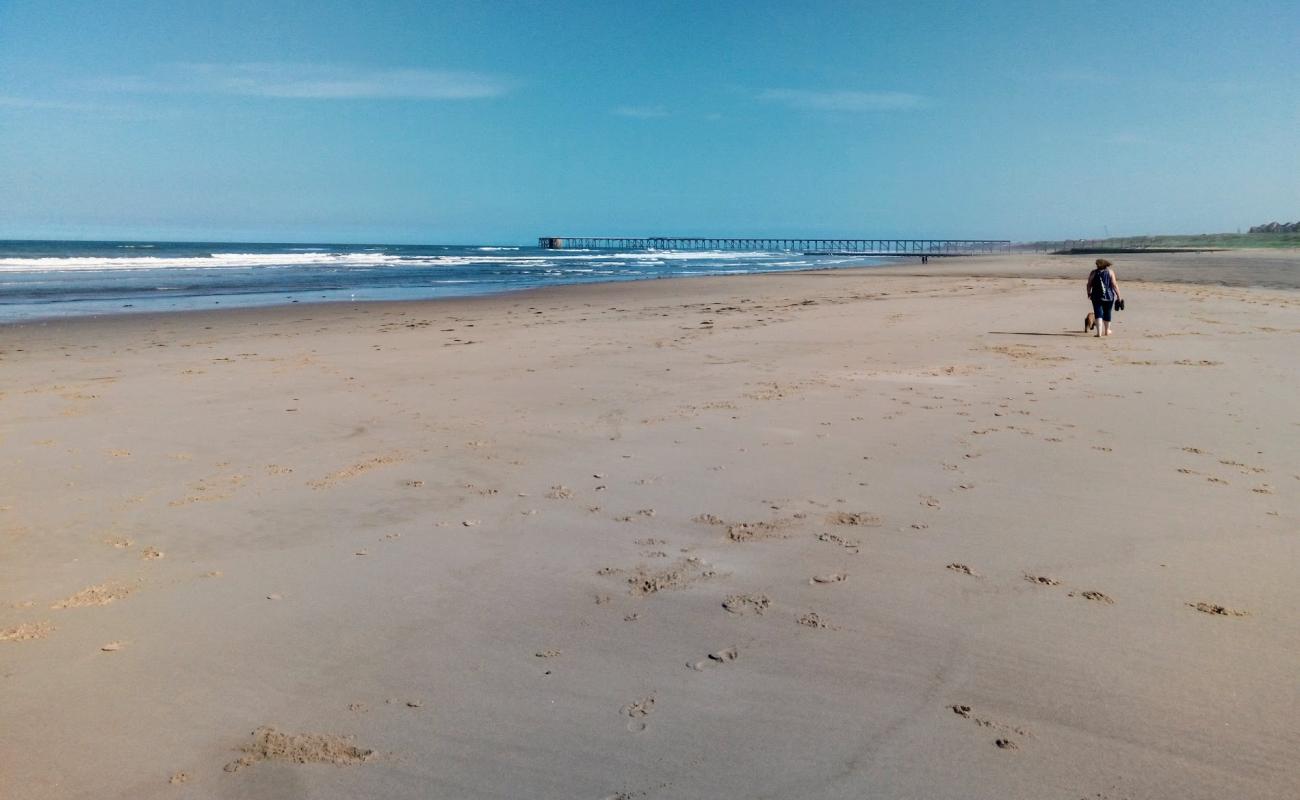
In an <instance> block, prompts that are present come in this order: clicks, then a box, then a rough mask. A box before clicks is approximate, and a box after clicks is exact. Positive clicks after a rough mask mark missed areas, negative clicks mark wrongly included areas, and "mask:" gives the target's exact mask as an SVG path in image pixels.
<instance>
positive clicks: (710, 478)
mask: <svg viewBox="0 0 1300 800" xmlns="http://www.w3.org/2000/svg"><path fill="white" fill-rule="evenodd" d="M1111 258H1112V260H1114V261H1115V264H1116V268H1117V270H1118V272H1119V277H1120V281H1121V285H1122V287H1123V291H1124V295H1125V297H1126V299H1127V301H1128V310H1127V311H1125V312H1123V313H1122V314H1121V315H1119V317H1118V323H1117V325H1116V330H1117V335H1115V336H1113V337H1109V338H1107V339H1096V338H1093V337H1092V336H1091V335H1085V334H1084V333H1083V332H1082V320H1083V316H1084V314H1085V313H1086V312H1087V310H1088V308H1087V301H1086V299H1085V297H1084V276H1085V275H1086V273H1087V269H1088V264H1089V263H1090V262H1091V258H1089V257H1061V256H1046V255H1017V256H1005V257H997V258H979V259H953V260H947V261H941V260H939V259H935V260H932V261H931V263H929V264H928V265H926V266H925V267H921V266H920V265H917V264H904V265H900V266H895V267H887V268H873V269H861V270H843V271H824V272H810V273H788V274H769V275H758V276H736V277H727V278H699V279H679V280H659V281H645V282H640V283H622V284H599V285H590V286H574V287H565V288H560V289H553V290H540V291H532V292H526V293H520V294H513V295H504V296H496V297H485V298H476V299H463V300H448V301H437V302H424V303H375V304H355V305H353V304H334V305H316V306H306V305H297V306H290V307H280V308H273V309H255V310H244V311H223V312H192V313H185V314H173V315H134V316H130V315H124V316H118V317H106V318H96V319H80V320H63V321H53V322H48V323H43V324H42V323H29V324H21V325H10V326H3V327H0V412H2V414H0V707H2V708H3V712H0V796H3V797H5V798H14V799H15V800H28V799H31V800H45V799H47V798H48V799H50V800H53V799H55V798H132V799H137V798H140V799H149V798H223V799H224V798H265V799H267V800H270V799H271V798H276V799H277V800H278V799H280V798H412V799H414V798H421V799H425V798H531V799H534V800H549V799H551V798H554V799H555V800H572V799H574V798H591V799H592V800H613V799H615V798H617V799H619V800H631V799H632V798H647V799H649V798H683V799H686V798H773V799H774V800H784V799H785V798H846V799H847V798H854V799H855V800H856V799H858V798H867V797H870V798H915V799H916V800H940V799H943V798H952V799H953V800H958V799H961V800H973V799H976V798H989V799H990V800H991V799H993V798H999V799H1005V798H1054V799H1057V800H1085V799H1086V800H1139V799H1144V800H1145V799H1147V798H1168V799H1169V800H1196V799H1202V798H1203V799H1204V800H1224V799H1226V798H1233V799H1235V800H1246V799H1248V798H1261V799H1262V798H1278V799H1279V800H1283V799H1285V798H1295V797H1297V796H1300V766H1297V763H1298V760H1297V753H1300V713H1297V712H1298V711H1300V681H1297V673H1298V672H1300V582H1298V581H1297V580H1296V567H1297V565H1298V564H1300V499H1298V498H1300V491H1298V490H1300V404H1297V401H1296V398H1297V397H1298V396H1300V252H1297V251H1274V252H1269V253H1241V252H1230V253H1217V254H1195V255H1192V254H1173V255H1163V256H1154V255H1153V256H1141V257H1139V256H1113V257H1111Z"/></svg>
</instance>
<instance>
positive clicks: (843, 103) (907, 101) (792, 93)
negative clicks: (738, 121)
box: [758, 89, 930, 111]
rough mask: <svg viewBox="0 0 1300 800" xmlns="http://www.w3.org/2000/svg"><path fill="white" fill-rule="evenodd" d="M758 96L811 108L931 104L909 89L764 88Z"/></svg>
mask: <svg viewBox="0 0 1300 800" xmlns="http://www.w3.org/2000/svg"><path fill="white" fill-rule="evenodd" d="M758 99H760V100H766V101H769V102H774V103H782V104H784V105H787V106H789V107H791V108H801V109H809V110H813V111H911V110H913V109H918V108H925V107H926V106H928V105H930V100H929V98H926V97H924V96H922V95H919V94H911V93H909V92H855V91H826V92H817V91H810V90H807V89H766V90H764V91H762V92H760V93H759V95H758Z"/></svg>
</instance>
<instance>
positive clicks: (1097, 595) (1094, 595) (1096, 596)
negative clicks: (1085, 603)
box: [1067, 590, 1115, 605]
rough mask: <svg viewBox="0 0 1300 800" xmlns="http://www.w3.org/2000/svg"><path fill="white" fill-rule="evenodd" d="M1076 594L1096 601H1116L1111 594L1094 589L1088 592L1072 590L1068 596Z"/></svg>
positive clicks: (1111, 603) (1107, 602) (1109, 603)
mask: <svg viewBox="0 0 1300 800" xmlns="http://www.w3.org/2000/svg"><path fill="white" fill-rule="evenodd" d="M1075 596H1078V597H1082V598H1083V599H1085V600H1092V601H1093V602H1095V603H1105V604H1106V605H1113V604H1114V603H1115V601H1114V600H1112V599H1111V598H1110V597H1109V596H1107V595H1105V594H1103V593H1101V592H1096V591H1092V590H1089V591H1086V592H1070V594H1069V595H1067V597H1075Z"/></svg>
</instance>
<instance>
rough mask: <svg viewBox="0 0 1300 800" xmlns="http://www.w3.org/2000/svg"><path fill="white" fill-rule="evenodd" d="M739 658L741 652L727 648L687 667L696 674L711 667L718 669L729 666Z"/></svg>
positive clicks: (689, 663) (688, 664)
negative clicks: (718, 667)
mask: <svg viewBox="0 0 1300 800" xmlns="http://www.w3.org/2000/svg"><path fill="white" fill-rule="evenodd" d="M737 658H740V651H739V650H737V649H736V648H734V647H727V648H725V649H722V650H718V651H716V652H713V653H709V655H708V656H707V657H706V658H703V659H701V660H699V661H692V662H688V663H687V664H686V666H688V667H690V668H691V669H693V670H695V671H696V672H703V671H704V670H706V669H708V668H709V667H716V666H719V665H721V664H728V663H730V662H732V661H735V660H736V659H737Z"/></svg>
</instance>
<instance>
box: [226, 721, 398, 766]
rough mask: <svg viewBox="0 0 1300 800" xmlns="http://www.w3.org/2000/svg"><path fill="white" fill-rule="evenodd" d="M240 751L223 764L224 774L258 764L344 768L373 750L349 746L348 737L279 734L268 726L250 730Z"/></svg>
mask: <svg viewBox="0 0 1300 800" xmlns="http://www.w3.org/2000/svg"><path fill="white" fill-rule="evenodd" d="M242 749H243V752H244V755H243V756H241V757H240V758H238V759H236V760H235V761H232V762H230V763H229V764H227V765H226V767H225V770H226V772H236V771H238V770H240V769H242V768H244V767H248V766H252V765H253V764H256V763H257V762H259V761H287V762H289V763H291V764H334V765H335V766H339V767H347V766H351V765H353V764H360V763H362V762H364V761H369V760H370V759H371V758H373V757H374V755H375V751H374V750H367V749H364V748H360V747H357V746H356V745H354V744H352V740H351V738H350V737H346V736H334V735H331V734H326V733H281V732H280V731H278V730H276V729H275V728H273V727H271V726H269V725H263V726H262V727H260V728H258V729H257V730H255V731H253V742H252V744H249V745H245V746H244V747H243V748H242Z"/></svg>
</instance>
